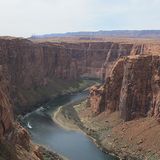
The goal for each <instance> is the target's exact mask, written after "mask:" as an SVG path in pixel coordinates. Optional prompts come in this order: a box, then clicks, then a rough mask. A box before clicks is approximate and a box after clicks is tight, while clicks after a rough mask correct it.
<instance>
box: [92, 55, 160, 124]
mask: <svg viewBox="0 0 160 160" xmlns="http://www.w3.org/2000/svg"><path fill="white" fill-rule="evenodd" d="M101 92H102V93H103V94H101V95H99V86H98V87H97V89H96V88H94V90H93V89H91V92H90V104H91V108H92V110H93V113H97V111H98V113H100V111H107V112H114V111H119V112H120V117H121V118H122V119H124V120H125V121H127V120H131V119H134V118H137V117H142V116H147V115H148V116H149V115H150V116H155V117H156V118H157V119H159V113H160V112H159V107H160V99H159V94H160V56H159V55H137V56H129V57H124V58H122V59H120V60H118V61H117V62H116V63H115V65H114V67H113V68H112V70H111V73H110V75H109V77H108V78H107V79H106V82H105V84H104V87H103V91H101ZM97 97H98V100H97ZM94 101H96V102H94ZM97 101H98V103H97ZM101 102H103V104H104V105H102V106H101V105H100V104H101ZM95 108H96V110H95Z"/></svg>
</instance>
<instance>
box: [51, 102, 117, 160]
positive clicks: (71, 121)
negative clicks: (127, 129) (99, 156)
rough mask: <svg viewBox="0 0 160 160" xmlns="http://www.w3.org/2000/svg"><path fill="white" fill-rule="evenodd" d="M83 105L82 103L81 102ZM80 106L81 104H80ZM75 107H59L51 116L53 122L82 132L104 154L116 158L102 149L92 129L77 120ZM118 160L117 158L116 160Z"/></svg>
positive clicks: (67, 128)
mask: <svg viewBox="0 0 160 160" xmlns="http://www.w3.org/2000/svg"><path fill="white" fill-rule="evenodd" d="M82 103H83V102H82ZM80 104H81V103H80ZM76 106H77V105H75V106H68V107H63V106H61V107H59V108H58V109H57V110H56V111H55V112H54V113H53V116H52V119H53V121H54V122H55V123H56V124H57V125H59V126H60V127H62V128H64V129H66V130H71V131H78V132H83V133H84V134H85V135H86V136H88V137H89V138H90V139H91V140H92V141H93V143H95V145H97V147H98V148H99V149H100V150H102V151H103V152H106V154H110V155H113V156H116V157H118V155H117V154H115V153H114V152H111V151H108V150H106V149H104V147H103V146H102V145H101V144H100V143H99V141H98V139H96V137H95V136H94V133H93V132H92V129H90V128H88V127H86V126H85V125H84V124H83V123H82V122H81V120H80V119H79V115H78V114H77V111H76V109H75V107H76ZM118 159H119V158H117V160H118Z"/></svg>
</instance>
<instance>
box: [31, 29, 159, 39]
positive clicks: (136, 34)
mask: <svg viewBox="0 0 160 160" xmlns="http://www.w3.org/2000/svg"><path fill="white" fill-rule="evenodd" d="M70 36H109V37H133V38H160V30H112V31H97V32H67V33H53V34H44V35H32V36H31V37H30V38H31V39H39V38H51V37H70Z"/></svg>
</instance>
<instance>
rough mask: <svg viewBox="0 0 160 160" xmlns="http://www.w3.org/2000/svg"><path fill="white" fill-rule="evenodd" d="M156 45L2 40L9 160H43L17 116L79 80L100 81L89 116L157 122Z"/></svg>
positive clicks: (0, 108)
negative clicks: (148, 118) (152, 120)
mask: <svg viewBox="0 0 160 160" xmlns="http://www.w3.org/2000/svg"><path fill="white" fill-rule="evenodd" d="M159 46H160V45H159V43H136V42H135V41H134V42H132V41H127V42H123V41H120V42H112V41H110V42H76V43H73V42H70V43H69V42H61V43H58V42H54V43H53V42H39V43H38V42H34V41H33V42H32V41H30V40H27V39H20V38H9V37H2V38H0V115H1V116H0V142H1V143H2V144H3V145H4V146H6V144H7V146H10V145H15V146H16V147H15V150H16V151H12V152H13V153H9V155H8V159H10V157H15V158H12V159H15V160H16V159H22V158H23V159H24V160H25V159H26V160H27V159H30V158H32V159H35V160H38V159H43V158H42V155H41V153H40V151H39V149H38V147H37V146H35V145H33V144H32V142H31V141H30V137H29V134H28V133H27V131H26V130H25V129H24V128H23V127H21V126H20V124H18V122H17V121H16V117H17V115H19V114H25V113H27V112H30V111H31V110H33V109H34V107H33V106H35V108H36V107H38V106H39V104H42V103H44V102H46V101H49V100H50V99H53V98H55V97H56V96H57V95H60V94H64V93H67V92H66V91H67V90H68V89H69V88H70V87H71V86H72V87H73V84H76V82H78V81H79V80H80V79H81V78H99V79H101V81H102V85H99V86H93V87H92V88H91V90H90V97H89V100H88V103H89V106H90V107H89V109H90V110H91V111H92V114H93V116H98V115H102V114H104V113H107V114H108V113H109V114H111V113H113V112H118V117H119V118H120V119H122V120H124V121H129V120H135V119H137V118H139V117H147V116H148V117H155V119H156V120H157V121H158V122H159V121H160V110H159V109H160V47H159ZM104 118H105V117H104ZM20 139H23V141H20ZM9 144H10V145H9ZM8 150H10V149H8ZM4 152H9V151H7V149H6V150H5V151H4ZM23 156H24V157H23Z"/></svg>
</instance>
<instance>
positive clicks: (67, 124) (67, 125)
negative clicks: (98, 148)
mask: <svg viewBox="0 0 160 160" xmlns="http://www.w3.org/2000/svg"><path fill="white" fill-rule="evenodd" d="M52 119H53V121H54V122H55V123H56V124H57V125H59V126H60V127H62V128H64V129H66V130H72V131H81V129H80V128H79V127H78V126H77V125H76V124H75V122H74V120H73V119H70V118H68V117H67V116H66V115H64V114H63V106H60V107H59V108H58V109H57V110H56V111H55V112H54V113H53V116H52Z"/></svg>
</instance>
